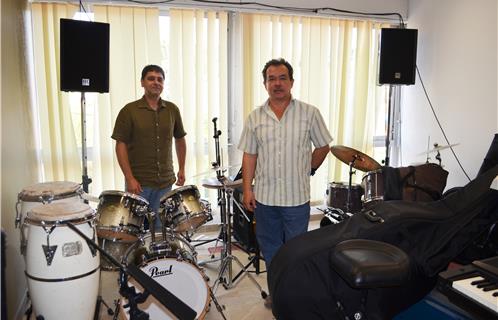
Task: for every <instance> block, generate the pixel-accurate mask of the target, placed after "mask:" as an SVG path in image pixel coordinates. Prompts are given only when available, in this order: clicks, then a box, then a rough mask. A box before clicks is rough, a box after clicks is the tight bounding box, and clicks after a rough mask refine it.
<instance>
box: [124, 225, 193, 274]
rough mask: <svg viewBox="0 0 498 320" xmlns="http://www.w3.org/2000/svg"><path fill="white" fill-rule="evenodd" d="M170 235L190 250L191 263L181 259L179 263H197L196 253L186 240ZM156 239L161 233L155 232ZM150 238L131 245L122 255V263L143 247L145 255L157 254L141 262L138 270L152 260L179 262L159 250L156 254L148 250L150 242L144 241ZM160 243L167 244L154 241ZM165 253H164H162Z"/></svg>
mask: <svg viewBox="0 0 498 320" xmlns="http://www.w3.org/2000/svg"><path fill="white" fill-rule="evenodd" d="M171 235H172V236H173V237H174V239H175V240H176V239H179V241H180V242H182V243H183V244H184V245H186V246H187V248H188V249H189V250H190V252H189V253H190V254H191V255H192V258H193V261H190V260H188V259H182V260H181V261H188V262H190V263H191V264H193V265H194V266H195V262H196V261H197V252H196V251H195V247H193V246H192V245H191V244H190V243H188V241H187V239H185V237H183V236H182V235H180V234H178V233H176V232H175V233H171ZM155 236H156V238H157V237H158V236H159V237H162V233H161V232H156V235H155ZM151 238H152V236H151V235H150V234H148V235H146V236H145V237H143V238H140V239H139V240H137V241H135V243H133V244H132V245H131V246H130V247H129V248H128V249H127V250H126V251H125V252H124V254H123V258H122V259H121V260H122V261H123V262H125V263H127V262H128V256H129V255H130V254H132V253H133V252H134V251H135V250H136V249H138V248H140V247H142V246H143V247H145V248H146V250H147V253H148V254H152V253H157V255H155V256H153V257H150V258H148V259H146V260H144V261H142V263H140V265H139V266H138V267H139V268H141V267H142V266H144V265H145V264H147V263H149V262H151V261H154V260H158V259H165V258H170V259H176V260H179V259H178V258H176V257H171V256H167V255H165V254H161V250H158V251H156V252H153V251H151V250H150V245H151V244H152V241H149V243H147V242H146V239H151ZM160 242H168V241H156V243H160ZM164 253H165V252H164Z"/></svg>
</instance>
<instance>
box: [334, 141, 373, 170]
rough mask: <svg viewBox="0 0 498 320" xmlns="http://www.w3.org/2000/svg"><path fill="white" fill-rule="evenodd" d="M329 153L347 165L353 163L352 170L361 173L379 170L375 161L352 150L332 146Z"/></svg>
mask: <svg viewBox="0 0 498 320" xmlns="http://www.w3.org/2000/svg"><path fill="white" fill-rule="evenodd" d="M330 152H332V154H333V155H334V156H336V157H337V159H339V160H341V161H342V162H344V163H345V164H347V165H350V164H351V163H353V168H355V169H358V170H361V171H373V170H377V169H380V168H381V166H380V164H379V163H378V162H377V161H375V160H374V159H372V158H370V157H369V156H367V155H366V154H364V153H363V152H361V151H358V150H355V149H353V148H349V147H346V146H339V145H337V146H332V147H331V148H330Z"/></svg>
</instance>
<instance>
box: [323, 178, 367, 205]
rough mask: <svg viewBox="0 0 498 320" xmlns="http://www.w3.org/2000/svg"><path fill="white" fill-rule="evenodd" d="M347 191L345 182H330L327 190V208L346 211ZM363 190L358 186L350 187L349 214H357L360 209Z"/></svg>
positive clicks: (347, 186) (347, 187)
mask: <svg viewBox="0 0 498 320" xmlns="http://www.w3.org/2000/svg"><path fill="white" fill-rule="evenodd" d="M348 189H349V184H348V183H345V182H331V183H329V186H328V188H327V207H331V208H336V209H340V210H342V211H343V212H347V211H348V207H347V203H348ZM362 194H363V189H362V187H361V186H360V185H359V184H355V183H353V184H352V185H351V195H350V202H349V212H350V213H357V212H360V211H361V209H362V203H361V196H362Z"/></svg>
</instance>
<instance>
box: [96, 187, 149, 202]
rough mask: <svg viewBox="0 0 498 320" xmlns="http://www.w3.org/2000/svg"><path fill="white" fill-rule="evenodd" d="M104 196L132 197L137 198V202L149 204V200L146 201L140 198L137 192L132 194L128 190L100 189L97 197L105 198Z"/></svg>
mask: <svg viewBox="0 0 498 320" xmlns="http://www.w3.org/2000/svg"><path fill="white" fill-rule="evenodd" d="M106 196H117V197H125V198H132V199H134V200H137V201H139V202H143V203H145V205H149V201H147V200H146V199H145V198H142V197H141V196H139V195H138V194H134V193H130V192H124V191H119V190H106V191H102V193H101V194H100V196H99V198H103V197H104V198H105V197H106Z"/></svg>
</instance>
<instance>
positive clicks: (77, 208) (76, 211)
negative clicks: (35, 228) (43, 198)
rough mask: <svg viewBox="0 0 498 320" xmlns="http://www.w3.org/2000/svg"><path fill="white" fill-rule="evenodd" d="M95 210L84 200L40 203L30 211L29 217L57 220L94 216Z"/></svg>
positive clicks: (46, 220)
mask: <svg viewBox="0 0 498 320" xmlns="http://www.w3.org/2000/svg"><path fill="white" fill-rule="evenodd" d="M94 215H95V211H94V210H93V209H92V208H91V207H90V206H89V205H87V204H85V203H83V202H54V203H49V204H45V205H38V206H36V207H34V208H33V209H31V210H30V211H28V214H27V217H28V219H30V220H33V221H44V222H55V221H69V220H77V219H85V218H88V217H93V216H94Z"/></svg>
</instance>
